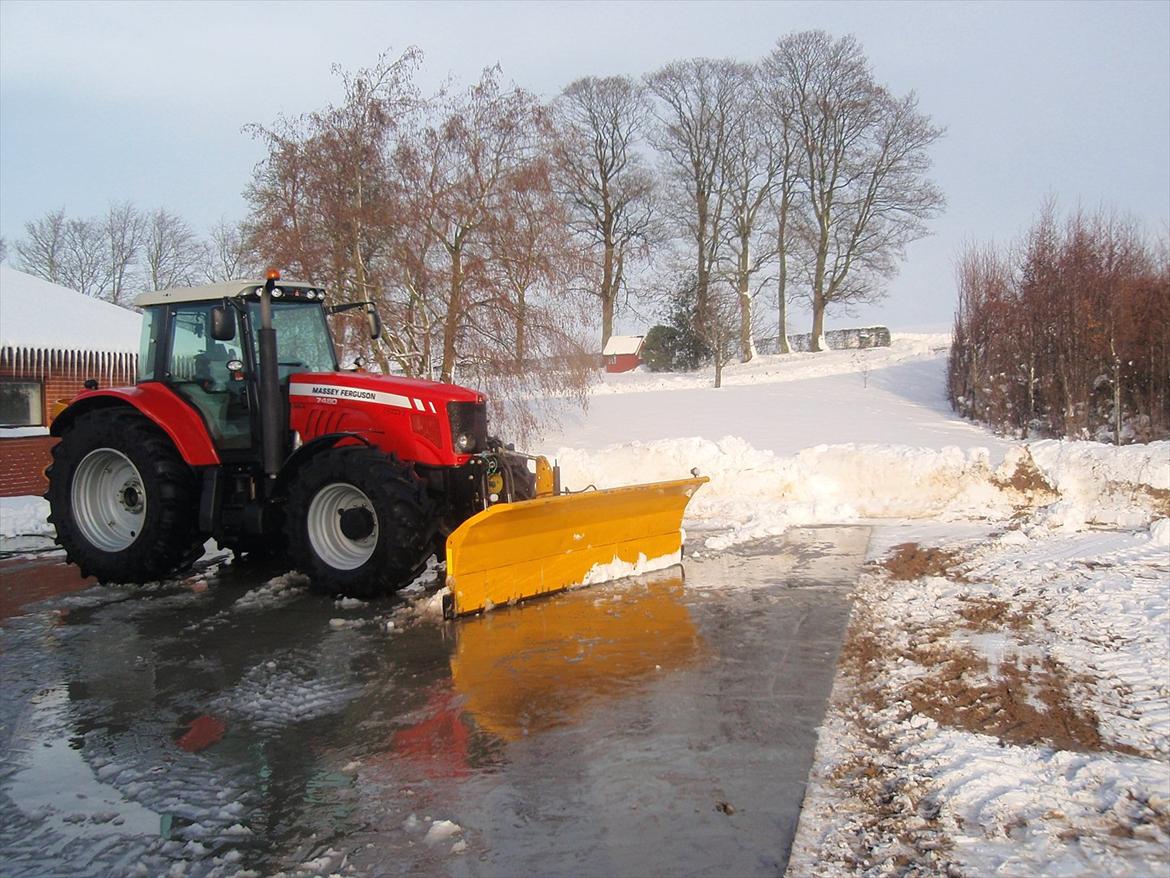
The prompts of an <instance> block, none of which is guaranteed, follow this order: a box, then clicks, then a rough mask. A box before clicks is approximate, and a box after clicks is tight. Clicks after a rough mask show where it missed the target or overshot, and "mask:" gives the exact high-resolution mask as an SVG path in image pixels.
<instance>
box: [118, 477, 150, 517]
mask: <svg viewBox="0 0 1170 878" xmlns="http://www.w3.org/2000/svg"><path fill="white" fill-rule="evenodd" d="M118 499H119V502H120V503H121V504H122V508H123V509H125V510H126V511H127V512H129V513H131V514H133V515H138V514H139V513H141V512H142V510H143V508H144V506H145V504H144V503H143V502H142V486H141V485H139V484H138V483H137V482H129V483H127V484H126V485H123V486H122V493H121V496H120V497H119V498H118Z"/></svg>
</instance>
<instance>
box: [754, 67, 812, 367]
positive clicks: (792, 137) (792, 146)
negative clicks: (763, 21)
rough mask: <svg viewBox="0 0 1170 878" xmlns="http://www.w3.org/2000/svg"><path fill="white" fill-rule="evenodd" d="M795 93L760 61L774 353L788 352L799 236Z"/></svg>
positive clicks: (780, 70) (782, 76)
mask: <svg viewBox="0 0 1170 878" xmlns="http://www.w3.org/2000/svg"><path fill="white" fill-rule="evenodd" d="M795 95H796V90H795V89H794V88H793V87H792V85H791V84H790V83H789V82H788V81H787V79H786V77H785V69H784V67H783V66H782V65H779V64H777V63H776V60H775V57H774V55H771V56H769V57H767V58H765V59H764V61H763V63H762V64H761V65H760V67H759V71H758V73H757V77H756V89H755V98H756V100H757V101H758V102H759V105H760V110H761V111H762V112H763V113H764V124H763V138H764V142H765V143H766V144H767V148H768V151H769V154H770V156H771V160H772V162H773V163H774V165H775V166H776V167H777V174H776V178H775V180H774V181H773V186H772V192H771V203H772V210H773V213H774V215H775V233H776V247H775V254H776V324H777V351H776V352H777V353H780V354H787V353H790V352H791V348H790V347H789V346H788V278H789V275H790V269H791V268H792V267H793V256H794V253H795V251H797V250H798V248H799V246H800V235H798V234H793V229H794V226H795V225H797V223H798V222H799V212H798V211H799V206H800V205H799V201H798V199H799V193H800V180H801V176H802V175H801V164H800V162H801V155H802V153H801V148H800V147H801V141H800V137H799V132H798V130H797V125H796V121H797V116H796V109H797V104H796V100H795Z"/></svg>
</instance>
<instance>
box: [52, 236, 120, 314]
mask: <svg viewBox="0 0 1170 878" xmlns="http://www.w3.org/2000/svg"><path fill="white" fill-rule="evenodd" d="M63 244H64V247H63V254H62V257H63V258H62V270H61V283H62V284H64V285H65V286H67V287H69V288H70V289H73V290H77V291H78V292H79V293H82V294H83V295H86V296H94V297H95V298H99V299H103V298H106V295H107V292H108V290H109V285H110V264H109V261H108V259H107V254H106V241H105V235H104V234H103V229H102V228H101V226H100V224H99V223H97V222H95V221H92V220H83V219H71V220H69V221H67V222H66V223H65V235H64V241H63Z"/></svg>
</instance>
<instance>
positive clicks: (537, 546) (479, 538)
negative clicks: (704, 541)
mask: <svg viewBox="0 0 1170 878" xmlns="http://www.w3.org/2000/svg"><path fill="white" fill-rule="evenodd" d="M706 481H707V479H706V478H703V477H700V478H694V479H680V480H679V481H675V482H654V483H653V484H649V485H631V486H629V487H624V488H609V489H607V490H602V491H587V492H583V493H580V494H560V495H557V496H555V497H537V498H536V499H534V500H523V501H519V502H516V503H500V504H497V505H495V506H490V507H488V508H487V509H485V510H484V511H483V512H480V513H478V514H477V515H474V516H472V517H471V518H469V519H468V520H467V521H465V522H463V524H461V525H460V526H459V527H458V528H456V530H455V531H454V532H453V533H452V534H451V536H449V537H448V538H447V586H448V588H449V589H450V590H451V598H452V607H451V609H452V615H455V616H462V615H465V614H467V613H474V612H477V611H479V610H482V609H485V608H487V607H490V606H494V605H497V604H506V603H510V602H512V601H518V600H523V599H525V598H530V597H534V596H535V595H538V594H544V593H547V592H553V591H560V590H561V589H563V588H568V587H569V586H571V585H577V584H580V583H594V582H605V581H607V580H610V579H620V578H621V577H623V576H631V575H634V574H635V573H642V572H646V571H649V570H658V569H662V568H663V567H669V566H670V565H672V564H676V563H678V561H679V559H680V557H681V549H682V517H683V511H684V510H685V509H686V505H687V502H688V501H689V500H690V499H691V496H692V495H693V494H694V493H695V491H696V490H698V488H699V486H700V485H702V484H703V483H704V482H706Z"/></svg>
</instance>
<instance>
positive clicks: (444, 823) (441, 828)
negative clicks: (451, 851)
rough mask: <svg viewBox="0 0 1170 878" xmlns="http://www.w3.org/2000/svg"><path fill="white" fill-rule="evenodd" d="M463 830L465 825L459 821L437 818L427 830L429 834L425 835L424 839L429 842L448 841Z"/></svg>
mask: <svg viewBox="0 0 1170 878" xmlns="http://www.w3.org/2000/svg"><path fill="white" fill-rule="evenodd" d="M462 831H463V827H462V826H460V825H459V824H458V823H454V822H452V821H450V820H436V821H435V822H434V823H432V824H431V828H430V829H428V830H427V834H426V835H425V836H424V837H423V841H424V842H426V843H427V844H438V843H439V842H441V841H446V840H447V839H449V838H451V837H452V836H454V835H458V834H459V833H461V832H462Z"/></svg>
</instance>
